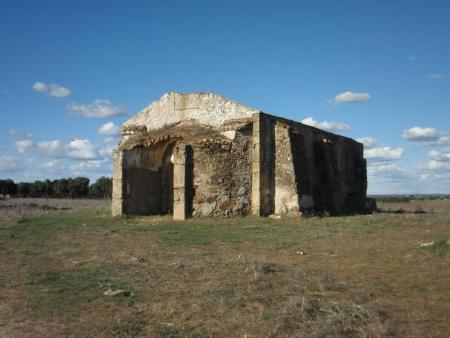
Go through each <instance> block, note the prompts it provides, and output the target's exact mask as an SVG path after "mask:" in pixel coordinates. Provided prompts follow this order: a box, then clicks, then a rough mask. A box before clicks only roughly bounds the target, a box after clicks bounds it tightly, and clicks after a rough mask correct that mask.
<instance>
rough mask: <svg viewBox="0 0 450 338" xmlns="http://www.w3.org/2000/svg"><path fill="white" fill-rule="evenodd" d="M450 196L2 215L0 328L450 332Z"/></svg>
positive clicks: (176, 333) (47, 332)
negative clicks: (115, 213)
mask: <svg viewBox="0 0 450 338" xmlns="http://www.w3.org/2000/svg"><path fill="white" fill-rule="evenodd" d="M426 203H428V202H425V204H423V205H422V208H423V209H425V211H426V210H427V207H428V205H427V204H426ZM446 203H447V204H446V206H450V201H446ZM446 206H445V205H444V206H443V209H442V210H443V211H442V212H441V211H437V207H436V206H435V205H434V204H431V205H430V208H433V213H414V212H409V213H408V212H402V213H378V214H374V215H371V216H353V217H329V218H310V219H295V218H286V219H279V220H277V219H267V218H253V217H249V218H230V219H191V220H188V221H186V222H173V221H172V220H170V218H168V217H126V218H111V217H110V216H109V215H108V213H106V212H105V211H99V210H86V209H85V210H84V211H77V212H76V211H74V210H66V211H48V213H46V214H43V215H42V214H38V215H32V214H28V215H25V216H24V217H22V218H20V219H16V220H14V221H12V220H7V221H5V219H3V220H2V218H1V217H0V236H1V237H0V292H1V293H0V297H1V298H0V300H1V301H0V336H6V337H8V336H14V337H21V336H24V337H25V336H26V337H35V336H50V337H60V336H73V337H80V336H89V337H94V336H95V337H99V336H100V337H137V336H145V337H244V336H246V337H302V336H303V337H350V336H351V337H387V336H393V337H448V336H449V335H450V329H449V326H448V323H449V318H448V317H449V313H450V305H449V304H450V290H449V288H450V287H449V285H450V272H449V269H448V266H449V263H450V254H449V253H448V245H447V244H446V243H447V242H446V241H447V240H448V238H450V215H449V213H448V207H446ZM411 211H414V210H411ZM423 242H428V243H429V242H435V243H440V244H439V245H432V246H430V247H426V248H422V247H420V244H421V243H423ZM444 243H445V244H444ZM300 251H302V252H304V253H305V254H303V255H301V254H300ZM118 289H119V290H125V291H126V293H121V294H119V295H117V296H105V295H104V292H105V291H108V290H113V291H114V290H118Z"/></svg>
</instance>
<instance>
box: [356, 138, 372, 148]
mask: <svg viewBox="0 0 450 338" xmlns="http://www.w3.org/2000/svg"><path fill="white" fill-rule="evenodd" d="M356 141H358V142H360V143H362V144H363V145H364V148H366V149H370V148H374V147H375V146H376V145H377V140H376V139H374V138H372V137H367V136H364V137H360V138H357V139H356Z"/></svg>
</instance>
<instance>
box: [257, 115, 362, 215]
mask: <svg viewBox="0 0 450 338" xmlns="http://www.w3.org/2000/svg"><path fill="white" fill-rule="evenodd" d="M256 123H258V125H259V129H260V133H259V134H255V135H254V143H255V146H256V147H259V152H260V154H259V161H260V162H259V168H258V169H259V176H260V178H259V181H258V182H256V184H255V185H258V184H259V188H260V190H259V194H258V193H257V194H256V196H259V198H260V206H261V209H260V214H261V215H269V214H271V213H284V214H286V213H291V212H297V211H298V210H300V211H302V212H304V213H319V214H321V213H330V214H345V213H354V212H361V211H362V210H363V209H364V203H365V197H366V188H367V180H366V168H365V160H364V159H363V148H362V145H361V144H359V143H357V142H355V141H353V140H351V139H348V138H344V137H341V136H338V135H334V134H331V133H327V132H325V131H321V130H318V129H316V128H311V127H309V126H305V125H303V124H300V123H295V122H292V121H287V120H283V119H278V118H276V117H273V116H270V115H266V114H260V116H259V117H258V119H256ZM255 137H256V140H255ZM254 171H255V170H254Z"/></svg>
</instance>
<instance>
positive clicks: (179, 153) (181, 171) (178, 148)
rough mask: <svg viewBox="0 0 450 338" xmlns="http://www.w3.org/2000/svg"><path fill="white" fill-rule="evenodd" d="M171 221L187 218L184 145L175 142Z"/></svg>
mask: <svg viewBox="0 0 450 338" xmlns="http://www.w3.org/2000/svg"><path fill="white" fill-rule="evenodd" d="M172 161H173V219H174V220H179V221H183V220H185V219H186V218H187V217H188V212H187V210H188V205H187V201H186V200H187V198H186V197H187V196H186V145H185V144H184V143H182V142H177V143H176V144H175V147H174V148H173V157H172Z"/></svg>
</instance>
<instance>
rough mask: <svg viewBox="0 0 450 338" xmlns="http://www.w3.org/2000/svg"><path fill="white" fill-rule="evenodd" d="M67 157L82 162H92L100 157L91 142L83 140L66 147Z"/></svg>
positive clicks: (76, 140)
mask: <svg viewBox="0 0 450 338" xmlns="http://www.w3.org/2000/svg"><path fill="white" fill-rule="evenodd" d="M66 155H67V157H70V158H73V159H82V160H92V159H95V158H97V157H98V154H97V150H96V148H95V146H94V145H93V144H92V143H91V141H89V140H82V139H74V140H73V141H71V142H70V143H69V144H68V145H66Z"/></svg>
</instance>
